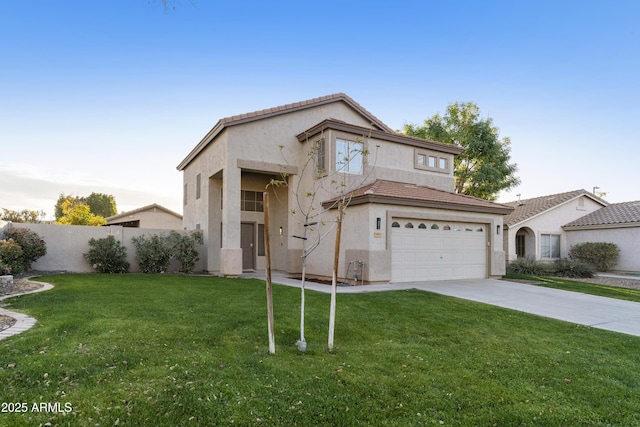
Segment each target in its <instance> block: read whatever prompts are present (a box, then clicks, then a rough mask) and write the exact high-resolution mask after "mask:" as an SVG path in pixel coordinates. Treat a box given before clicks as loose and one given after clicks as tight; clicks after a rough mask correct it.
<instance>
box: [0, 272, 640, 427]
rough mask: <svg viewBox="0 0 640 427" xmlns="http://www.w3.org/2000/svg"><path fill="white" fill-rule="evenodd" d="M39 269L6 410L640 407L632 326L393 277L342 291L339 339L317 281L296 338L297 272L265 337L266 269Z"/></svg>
mask: <svg viewBox="0 0 640 427" xmlns="http://www.w3.org/2000/svg"><path fill="white" fill-rule="evenodd" d="M41 280H43V281H47V282H50V283H53V284H54V285H55V286H56V287H55V288H54V289H53V290H51V291H48V292H44V293H40V294H34V295H27V296H22V297H18V298H15V299H12V300H9V302H10V303H11V304H10V305H11V307H8V308H9V309H14V310H20V311H24V312H27V313H29V314H30V315H32V316H35V317H36V318H38V323H37V324H36V326H35V327H34V328H33V329H31V330H29V331H27V332H25V333H23V334H21V335H18V336H14V337H11V338H9V339H6V340H3V341H0V384H1V388H0V403H2V405H3V408H2V409H5V412H0V425H2V426H5V425H7V426H9V425H10V426H20V425H24V426H33V425H36V426H37V425H44V424H45V423H47V422H50V423H51V425H58V426H66V425H70V426H85V425H86V426H113V425H120V426H123V425H133V426H139V425H158V426H165V425H166V426H175V425H185V426H187V425H189V426H191V425H192V426H205V425H206V426H212V425H224V426H226V425H230V424H235V425H242V426H245V425H265V426H267V425H268V426H273V425H287V426H290V425H299V426H309V425H326V426H350V425H363V426H364V425H382V426H384V425H387V426H398V425H409V426H410V425H438V426H439V425H445V426H446V425H469V426H485V425H487V426H491V425H497V426H513V425H518V426H524V425H531V426H540V425H544V426H579V425H585V426H586V425H589V426H591V425H596V426H597V425H603V426H604V425H637V424H639V423H640V338H636V337H632V336H627V335H623V334H616V333H612V332H607V331H602V330H598V329H591V328H587V327H582V326H577V325H573V324H570V323H564V322H559V321H553V320H549V319H544V318H540V317H536V316H533V315H528V314H524V313H519V312H515V311H511V310H507V309H502V308H498V307H493V306H489V305H483V304H479V303H474V302H470V301H464V300H458V299H455V298H450V297H446V296H442V295H436V294H431V293H426V292H420V291H395V292H387V293H372V294H355V295H339V296H338V311H337V328H336V351H335V352H334V353H328V352H327V350H326V342H327V325H328V313H329V295H325V294H318V293H314V292H308V293H307V333H306V338H307V341H308V351H307V353H305V354H301V353H299V352H298V351H297V348H296V346H295V341H296V340H297V338H298V334H299V332H298V327H299V317H298V313H299V297H300V290H299V289H295V288H288V287H283V286H275V287H274V300H275V323H276V324H275V327H276V328H275V329H276V345H277V353H276V354H275V355H270V354H269V353H268V340H267V335H266V330H267V326H266V308H265V299H266V298H265V287H264V282H261V281H258V280H240V279H221V278H213V277H184V276H169V275H61V276H48V277H43V278H42V279H41ZM9 403H18V404H19V405H21V404H22V403H25V404H26V406H27V412H26V413H9V412H7V410H8V409H14V410H15V408H16V407H20V406H17V405H9ZM34 403H36V405H40V403H45V404H47V403H49V404H51V407H53V406H54V404H55V403H60V404H61V406H60V409H62V410H63V411H64V410H65V409H69V412H68V413H64V412H62V413H53V412H49V413H46V412H36V411H34V407H33V404H34ZM65 404H69V405H68V406H67V407H65ZM37 408H39V406H37ZM53 409H55V408H53Z"/></svg>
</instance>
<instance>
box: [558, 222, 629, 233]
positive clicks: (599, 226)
mask: <svg viewBox="0 0 640 427" xmlns="http://www.w3.org/2000/svg"><path fill="white" fill-rule="evenodd" d="M634 227H640V222H637V221H636V222H620V223H613V224H588V225H563V226H562V229H563V230H565V231H578V230H602V229H611V228H634Z"/></svg>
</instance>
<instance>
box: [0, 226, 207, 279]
mask: <svg viewBox="0 0 640 427" xmlns="http://www.w3.org/2000/svg"><path fill="white" fill-rule="evenodd" d="M8 227H16V228H28V229H30V230H32V231H34V232H36V233H38V235H39V236H40V237H41V238H42V239H43V240H44V241H45V242H46V244H47V254H46V255H45V256H43V257H42V258H40V259H38V260H37V261H36V262H35V263H33V264H32V265H31V268H32V270H37V271H66V272H70V273H89V272H94V271H95V270H94V269H93V268H92V267H91V265H89V263H88V262H87V260H85V259H84V256H83V254H84V253H86V252H87V251H88V250H89V240H90V239H91V238H94V239H102V238H105V237H107V236H114V237H115V239H116V240H118V241H120V242H121V243H122V244H123V245H124V247H126V248H127V261H129V264H130V268H129V271H130V272H132V273H136V272H139V271H140V269H139V268H138V263H137V262H136V259H135V257H136V251H135V248H134V246H133V243H132V242H131V238H132V237H136V236H141V235H143V234H146V235H151V234H168V232H169V231H170V230H162V229H148V228H131V227H122V226H119V225H111V226H105V227H92V226H84V225H60V224H18V223H13V224H12V223H7V222H4V221H0V238H3V237H4V230H5V229H6V228H8ZM175 231H177V232H178V233H181V234H183V233H186V231H184V230H175ZM198 250H199V252H200V259H199V260H198V262H197V263H196V265H195V266H194V271H202V270H203V267H202V265H203V264H202V259H203V247H200V248H198ZM178 267H179V265H178V263H177V262H175V261H172V264H171V265H170V268H169V272H173V271H178Z"/></svg>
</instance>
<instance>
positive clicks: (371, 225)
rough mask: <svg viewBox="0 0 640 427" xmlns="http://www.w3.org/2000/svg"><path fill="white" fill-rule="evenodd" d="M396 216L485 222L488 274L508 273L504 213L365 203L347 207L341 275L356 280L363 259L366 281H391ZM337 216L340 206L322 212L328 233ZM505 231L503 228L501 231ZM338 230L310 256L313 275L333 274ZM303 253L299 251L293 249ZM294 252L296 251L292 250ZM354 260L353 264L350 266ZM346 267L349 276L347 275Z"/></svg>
mask: <svg viewBox="0 0 640 427" xmlns="http://www.w3.org/2000/svg"><path fill="white" fill-rule="evenodd" d="M394 217H405V218H421V219H425V220H426V219H431V220H438V221H439V220H448V221H460V222H470V223H479V224H485V225H486V227H487V230H488V235H487V238H488V243H489V245H488V249H487V256H488V271H487V276H488V277H498V276H502V275H503V274H505V255H504V251H503V247H502V241H503V240H502V235H501V234H499V235H498V234H496V231H497V227H498V226H500V229H501V230H502V218H503V216H502V215H497V214H481V213H471V212H455V211H446V210H439V209H429V208H412V207H402V206H391V205H382V204H363V205H354V206H349V207H347V209H346V210H345V216H344V222H343V227H342V238H341V245H340V262H339V268H338V275H339V277H340V278H341V279H342V280H344V281H346V282H349V283H351V282H353V265H354V263H355V262H356V261H361V262H364V265H365V266H364V280H365V281H366V282H371V283H375V282H388V281H390V280H391V244H390V237H391V234H390V233H391V222H392V221H391V219H392V218H394ZM336 218H337V210H331V211H328V212H326V213H325V214H324V215H323V222H324V224H325V225H324V227H322V229H321V230H320V232H321V233H323V234H324V233H325V232H326V231H327V230H330V227H332V226H333V225H334V223H335V220H336ZM377 218H380V219H381V229H380V230H376V220H377ZM501 233H502V231H501ZM334 245H335V231H331V232H329V233H328V234H327V235H326V237H325V238H324V240H323V241H322V242H321V244H320V246H319V247H318V249H317V250H316V251H314V252H313V253H311V254H310V255H309V257H308V258H307V273H308V274H310V275H312V276H321V277H330V276H331V271H332V266H333V256H334V248H335V246H334ZM293 253H294V254H295V255H296V256H300V252H299V251H293ZM292 256H293V254H292ZM349 263H351V266H349ZM347 271H349V276H348V277H346V274H347Z"/></svg>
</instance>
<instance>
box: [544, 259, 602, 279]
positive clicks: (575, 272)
mask: <svg viewBox="0 0 640 427" xmlns="http://www.w3.org/2000/svg"><path fill="white" fill-rule="evenodd" d="M551 273H552V274H553V275H554V276H562V277H593V273H594V272H593V267H592V266H591V265H590V264H587V263H586V262H582V261H580V260H578V259H569V258H562V259H557V260H555V261H554V262H553V270H552V271H551Z"/></svg>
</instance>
